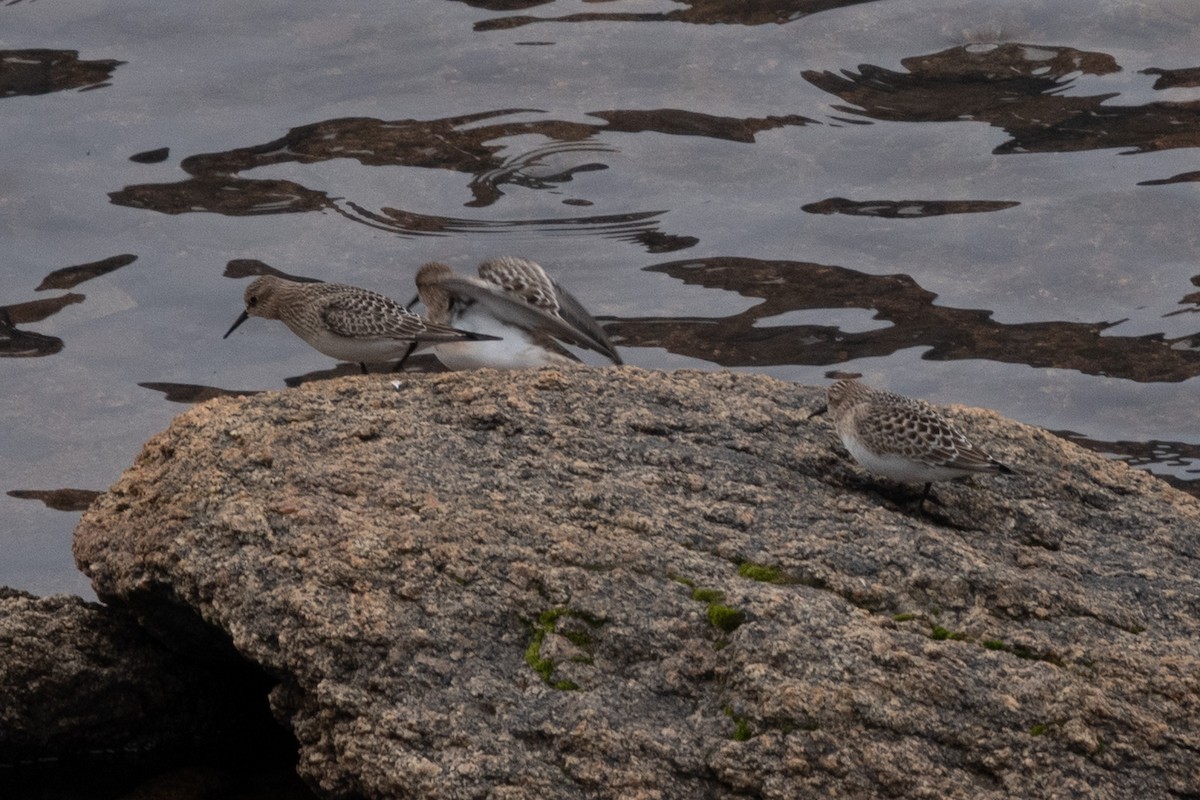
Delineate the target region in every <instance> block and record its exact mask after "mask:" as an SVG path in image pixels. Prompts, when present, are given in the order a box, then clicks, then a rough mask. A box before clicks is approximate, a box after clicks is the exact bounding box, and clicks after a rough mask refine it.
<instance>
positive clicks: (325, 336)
mask: <svg viewBox="0 0 1200 800" xmlns="http://www.w3.org/2000/svg"><path fill="white" fill-rule="evenodd" d="M245 301H246V309H245V310H244V311H243V312H242V314H241V316H239V317H238V318H237V320H236V321H235V322H234V323H233V325H232V326H230V328H229V330H228V331H226V332H225V337H222V338H227V337H228V336H229V334H231V333H233V332H234V330H235V329H236V328H237V327H238V326H239V325H241V324H242V323H243V322H245V321H246V320H247V319H249V318H250V317H264V318H265V319H277V320H280V321H281V322H283V324H284V325H287V326H288V328H290V329H291V331H292V333H294V334H296V335H297V336H299V337H300V338H301V339H303V340H304V341H306V342H308V343H309V344H310V345H312V346H313V347H314V348H316V349H317V350H319V351H320V352H322V353H324V354H325V355H327V356H330V357H331V358H336V359H339V360H341V361H353V362H357V363H358V365H359V366H360V367H361V368H362V371H363V373H364V374H366V372H367V364H377V363H380V362H384V361H399V360H403V359H404V358H405V357H406V356H407V355H408V354H409V353H410V352H411V351H412V349H413V348H415V347H416V346H417V345H419V344H426V343H435V342H457V341H477V340H484V339H490V338H492V337H489V336H486V335H482V334H479V333H473V332H471V331H461V330H455V329H454V328H451V327H447V326H446V325H440V324H437V323H435V322H431V321H429V320H426V319H425V318H423V317H421V316H420V315H418V314H414V313H412V312H411V311H409V310H408V309H407V308H405V307H404V306H402V305H400V304H399V303H397V302H396V301H395V300H392V299H391V298H390V297H385V296H384V295H381V294H379V293H377V292H372V291H370V290H369V289H360V288H358V287H357V286H346V285H345V284H341V283H301V282H298V281H289V280H286V279H284V278H280V277H277V276H275V275H264V276H262V277H261V278H258V279H257V280H255V281H254V283H252V284H250V285H249V286H247V287H246V294H245Z"/></svg>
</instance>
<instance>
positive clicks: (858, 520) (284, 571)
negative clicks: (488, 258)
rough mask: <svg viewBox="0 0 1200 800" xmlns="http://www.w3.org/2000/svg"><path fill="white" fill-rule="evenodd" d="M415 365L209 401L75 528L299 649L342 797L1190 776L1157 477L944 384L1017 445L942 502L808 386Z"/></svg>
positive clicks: (1114, 792) (947, 787)
mask: <svg viewBox="0 0 1200 800" xmlns="http://www.w3.org/2000/svg"><path fill="white" fill-rule="evenodd" d="M393 377H394V376H363V377H354V378H345V379H339V380H333V381H327V382H322V383H317V384H309V385H305V386H304V387H302V388H299V389H295V390H289V391H284V392H279V393H272V394H264V395H258V396H255V397H249V398H236V399H218V400H215V401H211V402H207V403H205V404H203V405H201V406H198V407H196V408H194V409H192V410H191V411H189V412H188V413H186V414H183V415H182V416H180V417H179V418H178V419H177V420H176V421H175V422H174V424H173V425H172V426H171V428H170V429H169V430H167V431H166V432H165V433H163V434H160V435H159V436H157V437H155V438H154V439H152V440H151V441H150V442H149V443H148V444H147V445H146V447H145V450H144V451H143V453H142V454H141V456H140V457H139V458H138V460H137V462H136V464H135V465H134V466H133V467H132V468H131V469H130V470H129V471H128V472H127V473H126V474H125V475H124V477H123V478H122V479H121V480H120V482H119V483H117V485H116V486H114V487H113V488H112V490H111V491H110V492H109V493H108V494H106V495H105V496H103V497H101V498H100V499H99V500H98V501H97V502H96V504H94V505H93V506H92V508H91V510H90V511H89V512H88V513H87V514H86V515H85V517H84V518H83V520H82V522H81V523H80V526H79V528H78V529H77V532H76V538H75V552H76V558H77V560H78V563H79V565H80V566H81V568H83V569H84V570H85V571H86V572H87V573H88V574H89V575H90V576H91V577H92V579H93V584H94V586H95V588H96V591H97V593H98V594H99V595H100V596H101V597H103V598H105V599H107V600H108V601H110V602H112V603H118V604H125V605H127V606H129V607H131V608H132V609H134V610H136V611H137V613H138V614H140V615H141V616H142V617H143V618H144V619H145V620H146V621H147V624H149V625H151V626H152V627H154V628H155V629H157V630H175V631H183V630H186V628H187V626H188V625H193V626H208V627H209V628H210V629H216V630H218V631H220V632H223V634H224V635H225V636H227V637H228V639H229V640H231V641H232V644H233V646H234V647H235V648H236V649H237V651H238V652H240V653H241V654H242V655H243V656H244V657H245V658H246V659H249V660H250V661H253V662H255V663H257V664H260V665H262V667H264V668H265V669H266V670H267V671H268V672H269V673H270V674H271V675H272V676H274V677H275V678H276V679H277V681H278V683H277V685H276V686H275V688H274V689H273V690H272V691H271V697H270V699H271V703H272V705H273V708H274V710H275V714H276V716H277V718H278V719H279V720H281V721H282V722H284V723H285V724H286V725H288V726H289V727H290V728H291V729H292V730H293V731H294V732H295V734H296V736H297V737H298V739H299V741H300V746H301V755H300V764H299V770H300V772H301V773H302V774H303V775H304V776H305V777H306V778H307V779H308V780H310V781H311V782H312V783H313V784H314V785H315V786H316V787H318V789H319V791H321V792H322V793H323V794H324V795H326V796H328V797H353V796H362V797H367V798H430V799H431V800H432V798H438V800H444V799H445V798H492V799H493V800H504V799H507V798H535V797H536V798H663V799H665V798H680V799H681V800H682V799H683V798H687V800H694V799H695V798H729V797H755V798H760V797H761V798H781V799H782V798H788V800H791V799H792V798H797V797H816V796H820V797H835V798H863V797H905V798H963V799H964V800H967V799H969V800H979V798H1007V797H1022V798H1051V797H1054V798H1072V797H1079V798H1084V797H1087V798H1110V797H1111V798H1128V797H1130V796H1139V797H1146V798H1150V797H1169V796H1175V795H1183V796H1194V795H1195V794H1196V793H1200V585H1198V583H1197V575H1200V541H1198V538H1197V537H1198V536H1200V505H1198V504H1197V502H1196V501H1195V500H1193V499H1192V498H1190V497H1188V496H1186V495H1184V494H1182V493H1179V492H1177V491H1175V490H1173V489H1171V488H1170V487H1168V486H1166V485H1165V484H1163V483H1161V482H1159V481H1158V480H1157V479H1155V478H1153V477H1151V476H1149V475H1147V474H1144V473H1141V472H1137V471H1134V470H1131V469H1128V468H1127V467H1125V466H1124V465H1122V464H1119V463H1114V462H1109V461H1105V460H1103V459H1101V458H1099V457H1097V456H1094V455H1091V454H1089V453H1087V452H1085V451H1083V450H1081V449H1079V448H1077V447H1075V446H1073V445H1070V444H1068V443H1066V442H1064V441H1062V440H1060V439H1058V438H1056V437H1054V436H1052V435H1049V434H1047V433H1045V432H1043V431H1040V430H1037V429H1033V428H1030V427H1027V426H1024V425H1020V424H1018V423H1015V422H1011V421H1008V420H1004V419H1002V418H1000V417H998V416H997V415H995V414H993V413H989V412H983V411H978V410H968V409H962V408H955V409H951V410H949V411H948V414H949V415H950V416H951V417H952V418H953V419H955V420H957V421H958V422H959V424H960V425H961V426H962V427H964V428H965V429H966V430H968V432H969V433H970V434H971V435H972V436H974V437H976V438H977V439H978V440H979V441H981V442H983V443H985V444H986V446H987V447H988V449H990V450H991V451H992V453H993V454H994V455H995V456H996V457H997V458H1000V459H1001V460H1003V461H1005V462H1006V463H1009V464H1012V465H1014V466H1016V467H1019V468H1021V469H1022V470H1024V472H1023V474H1021V475H1017V476H1015V477H1009V478H1006V477H1002V476H996V477H986V478H981V479H977V480H976V482H975V483H974V484H973V485H972V484H942V485H940V486H939V487H938V488H936V489H935V493H936V494H937V496H938V497H939V499H940V500H941V502H942V505H940V506H933V507H932V509H931V511H930V513H928V514H922V513H919V512H917V511H916V510H915V509H914V508H912V505H911V503H909V502H908V501H907V495H905V493H904V492H902V491H901V492H898V491H897V488H896V487H894V486H884V485H880V484H878V483H876V482H875V481H873V480H871V479H870V478H869V477H868V476H867V475H866V474H865V473H863V472H862V470H861V469H860V468H858V467H857V466H855V465H854V464H853V463H851V462H850V461H849V460H848V459H847V457H846V454H845V452H844V451H843V450H842V449H841V446H840V445H839V444H837V443H836V440H835V438H834V436H833V433H832V430H831V428H830V427H829V423H828V421H827V419H826V418H824V417H817V418H815V419H811V420H810V419H809V414H810V412H811V411H812V410H813V409H814V408H816V407H817V406H818V405H819V403H820V402H821V399H822V397H823V393H822V391H821V390H820V389H816V388H809V387H801V386H796V385H792V384H788V383H784V382H781V381H777V380H773V379H770V378H766V377H762V376H754V375H744V374H727V373H699V372H677V373H660V372H646V371H641V370H637V369H632V368H620V369H618V368H608V369H592V370H588V369H580V370H577V371H535V372H521V373H495V372H490V371H480V372H474V373H455V374H444V375H400V376H398V377H397V380H398V381H399V386H398V388H396V387H394V386H393V385H392V383H391V381H392V378H393ZM184 608H186V609H190V611H189V612H188V613H187V614H184V613H183V612H182V611H181V609H184ZM193 638H194V641H196V642H202V641H203V640H204V637H203V636H202V635H200V634H196V635H195V636H194V637H193Z"/></svg>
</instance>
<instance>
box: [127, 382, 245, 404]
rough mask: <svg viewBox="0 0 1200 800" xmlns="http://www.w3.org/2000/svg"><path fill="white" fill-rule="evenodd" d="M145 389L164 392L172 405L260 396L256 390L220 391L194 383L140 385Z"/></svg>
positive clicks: (165, 398)
mask: <svg viewBox="0 0 1200 800" xmlns="http://www.w3.org/2000/svg"><path fill="white" fill-rule="evenodd" d="M138 386H141V387H142V388H143V389H149V390H151V391H154V392H162V395H163V399H164V400H166V401H168V402H171V403H203V402H204V401H205V400H212V399H213V398H214V397H248V396H249V395H252V394H258V391H256V390H247V391H242V390H237V389H219V388H217V387H216V386H200V385H197V384H193V383H154V382H146V383H139V384H138Z"/></svg>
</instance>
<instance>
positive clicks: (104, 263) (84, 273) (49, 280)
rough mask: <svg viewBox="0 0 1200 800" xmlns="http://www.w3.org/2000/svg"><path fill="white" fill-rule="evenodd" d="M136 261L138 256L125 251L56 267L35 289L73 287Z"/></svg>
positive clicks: (39, 290)
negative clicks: (107, 256) (68, 265)
mask: <svg viewBox="0 0 1200 800" xmlns="http://www.w3.org/2000/svg"><path fill="white" fill-rule="evenodd" d="M134 261H137V256H135V255H132V254H130V253H125V254H123V255H119V256H110V257H109V258H104V259H101V260H100V261H93V262H91V263H88V264H79V265H77V266H74V267H63V268H62V269H56V270H54V271H53V272H51V273H50V274H49V275H47V276H46V277H45V278H43V279H42V282H41V283H39V284H38V286H37V289H36V290H35V291H38V292H41V291H45V290H46V289H73V288H75V287H76V286H78V285H79V284H81V283H83V282H84V281H90V280H91V279H92V278H98V277H100V276H101V275H107V274H108V273H110V272H112V271H113V270H118V269H120V268H121V267H124V266H128V265H129V264H132V263H133V262H134Z"/></svg>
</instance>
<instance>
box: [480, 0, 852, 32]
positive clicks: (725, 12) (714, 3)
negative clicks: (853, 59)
mask: <svg viewBox="0 0 1200 800" xmlns="http://www.w3.org/2000/svg"><path fill="white" fill-rule="evenodd" d="M553 1H554V0H458V2H461V3H465V4H466V5H469V6H472V7H474V8H484V9H487V10H489V11H519V10H524V9H527V8H534V7H537V6H542V5H549V4H551V3H552V2H553ZM873 1H874V0H676V2H677V3H679V4H681V5H685V6H686V8H680V9H674V10H671V11H642V12H635V11H592V12H585V13H575V14H564V15H562V16H557V17H551V16H543V17H534V16H512V17H498V18H496V19H489V20H485V21H483V22H477V23H475V30H477V31H494V30H505V29H508V28H519V27H521V26H523V25H529V24H531V23H535V22H691V23H695V24H699V25H718V24H721V25H782V24H784V23H786V22H792V21H794V20H798V19H801V18H803V17H807V16H809V15H810V14H816V13H819V12H821V11H829V10H831V9H835V8H846V7H847V6H854V5H858V4H860V3H869V2H873Z"/></svg>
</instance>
